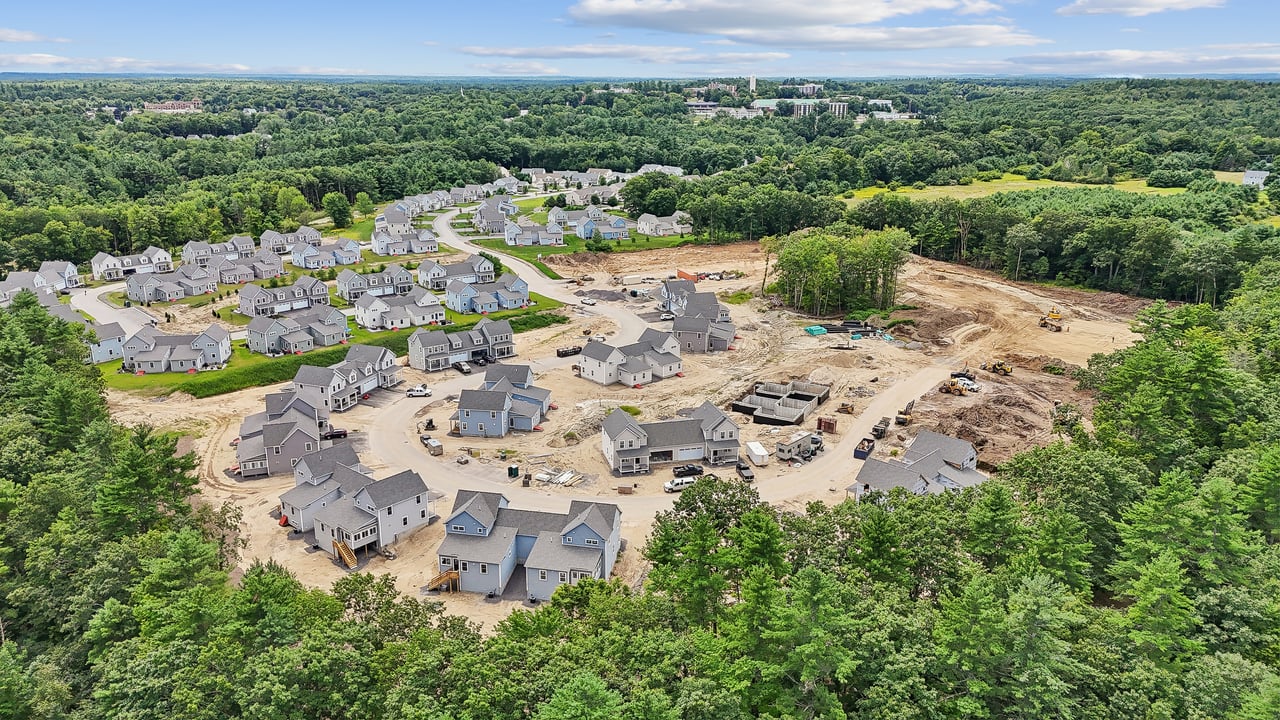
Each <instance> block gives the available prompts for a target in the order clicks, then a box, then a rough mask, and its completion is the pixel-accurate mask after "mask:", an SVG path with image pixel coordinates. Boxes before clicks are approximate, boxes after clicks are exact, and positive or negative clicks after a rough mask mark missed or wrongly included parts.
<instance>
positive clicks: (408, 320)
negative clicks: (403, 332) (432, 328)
mask: <svg viewBox="0 0 1280 720" xmlns="http://www.w3.org/2000/svg"><path fill="white" fill-rule="evenodd" d="M355 304H356V324H357V325H359V326H361V327H366V328H370V329H373V330H392V329H403V328H410V327H418V326H421V325H438V324H442V323H443V322H444V320H445V312H444V306H443V305H441V304H440V298H438V297H436V296H435V295H434V294H433V293H429V292H427V291H426V290H423V289H422V288H420V287H418V286H416V285H415V286H413V287H412V288H411V289H410V290H409V291H408V292H407V293H406V294H404V295H381V296H379V295H374V294H372V293H365V294H364V295H361V296H360V299H359V300H356V303H355Z"/></svg>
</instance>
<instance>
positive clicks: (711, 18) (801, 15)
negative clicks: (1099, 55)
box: [569, 0, 999, 34]
mask: <svg viewBox="0 0 1280 720" xmlns="http://www.w3.org/2000/svg"><path fill="white" fill-rule="evenodd" d="M998 8H999V6H998V5H996V4H994V3H992V2H989V1H988V0H858V1H857V2H850V1H849V0H578V3H577V4H576V5H574V6H573V7H571V8H569V15H570V16H571V17H573V18H574V19H575V20H578V21H579V22H584V23H593V24H608V25H615V24H616V25H624V26H627V27H633V28H636V27H641V28H649V29H653V30H666V31H669V32H680V33H712V34H717V33H721V32H723V31H724V30H725V29H727V28H742V27H804V26H819V25H858V24H865V23H873V22H880V21H882V20H887V19H889V18H892V17H899V16H902V15H915V14H918V13H922V12H928V11H938V10H941V11H954V12H960V13H984V12H990V11H992V10H995V9H998Z"/></svg>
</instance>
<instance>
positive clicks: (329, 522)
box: [282, 470, 435, 568]
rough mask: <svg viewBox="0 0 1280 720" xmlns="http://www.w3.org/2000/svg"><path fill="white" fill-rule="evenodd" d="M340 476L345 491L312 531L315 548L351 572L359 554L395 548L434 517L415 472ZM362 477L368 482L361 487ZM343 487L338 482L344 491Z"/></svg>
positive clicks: (324, 509)
mask: <svg viewBox="0 0 1280 720" xmlns="http://www.w3.org/2000/svg"><path fill="white" fill-rule="evenodd" d="M342 474H343V475H345V476H346V483H347V487H346V488H342V489H341V490H340V496H339V497H338V498H337V499H336V500H334V501H333V502H330V503H328V504H327V506H325V507H322V508H320V509H319V510H317V511H316V512H315V515H314V520H313V523H314V525H313V527H314V529H315V533H316V544H318V545H319V546H320V547H321V549H323V550H324V551H325V552H327V553H329V554H330V555H333V556H334V558H336V559H341V560H342V561H343V562H344V563H346V565H347V567H351V568H354V567H355V564H356V563H355V559H356V558H355V551H356V550H359V549H361V548H366V552H367V550H369V549H376V548H381V547H387V546H390V545H394V544H395V543H396V542H397V541H399V540H402V539H404V538H406V537H408V536H409V535H410V534H412V533H413V531H414V530H417V529H418V528H420V527H422V526H423V525H427V524H429V523H430V522H431V521H432V520H433V519H434V518H435V515H434V514H433V513H432V512H431V495H430V492H429V490H428V489H427V484H426V482H424V481H423V479H422V476H421V475H419V474H418V473H416V472H414V471H413V470H402V471H400V472H398V473H396V474H395V475H392V476H390V477H386V478H383V479H381V480H373V479H372V478H368V476H367V475H363V476H360V477H355V476H354V475H357V474H356V473H354V471H349V472H343V473H342ZM361 478H365V479H368V482H365V483H364V484H362V485H361V484H360V480H361ZM341 483H342V479H341V478H340V479H339V486H340V488H341ZM357 485H359V487H357ZM295 489H296V488H295ZM348 489H350V490H351V492H347V490H348ZM282 500H283V498H282Z"/></svg>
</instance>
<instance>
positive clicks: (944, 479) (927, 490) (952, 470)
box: [846, 430, 987, 500]
mask: <svg viewBox="0 0 1280 720" xmlns="http://www.w3.org/2000/svg"><path fill="white" fill-rule="evenodd" d="M986 479H987V476H986V475H984V474H983V473H981V472H980V471H979V470H978V451H977V450H976V449H974V447H973V443H971V442H968V441H967V440H961V439H960V438H954V437H951V436H949V435H943V434H941V433H936V432H933V431H932V430H921V431H920V432H919V434H917V435H916V438H915V440H913V441H912V443H911V446H910V447H909V448H907V451H906V452H905V453H903V455H902V459H901V460H897V459H890V460H887V461H886V460H877V459H875V458H868V459H867V460H866V461H864V462H863V463H862V469H860V470H859V471H858V476H857V478H855V479H854V483H853V484H852V485H850V486H849V487H848V488H846V492H847V493H848V494H849V495H851V496H853V497H854V498H857V499H859V500H861V499H862V497H863V496H864V495H866V494H868V493H871V492H882V493H888V492H890V491H891V490H893V489H894V488H899V487H900V488H904V489H906V490H907V492H911V493H915V494H916V495H925V494H929V495H937V494H940V493H942V492H945V491H947V490H963V489H964V488H967V487H973V486H975V485H978V484H980V483H983V482H985V481H986Z"/></svg>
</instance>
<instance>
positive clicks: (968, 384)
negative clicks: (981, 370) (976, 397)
mask: <svg viewBox="0 0 1280 720" xmlns="http://www.w3.org/2000/svg"><path fill="white" fill-rule="evenodd" d="M956 384H957V385H959V386H960V387H963V388H964V389H965V391H967V392H971V393H976V392H979V391H980V390H982V386H981V385H979V384H978V383H976V382H974V381H972V380H969V379H968V378H956Z"/></svg>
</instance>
